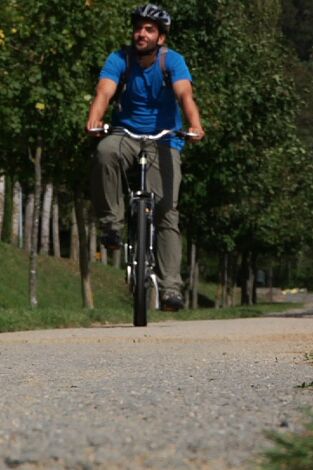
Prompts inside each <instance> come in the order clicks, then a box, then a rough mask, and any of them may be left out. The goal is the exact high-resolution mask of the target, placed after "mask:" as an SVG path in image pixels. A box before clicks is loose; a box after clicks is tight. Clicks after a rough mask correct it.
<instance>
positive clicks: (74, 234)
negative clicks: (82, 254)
mask: <svg viewBox="0 0 313 470" xmlns="http://www.w3.org/2000/svg"><path fill="white" fill-rule="evenodd" d="M70 257H71V259H72V260H73V261H78V259H79V240H78V227H77V218H76V212H75V208H73V210H72V226H71V253H70Z"/></svg>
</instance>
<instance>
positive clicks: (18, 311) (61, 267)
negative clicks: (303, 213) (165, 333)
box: [0, 242, 296, 332]
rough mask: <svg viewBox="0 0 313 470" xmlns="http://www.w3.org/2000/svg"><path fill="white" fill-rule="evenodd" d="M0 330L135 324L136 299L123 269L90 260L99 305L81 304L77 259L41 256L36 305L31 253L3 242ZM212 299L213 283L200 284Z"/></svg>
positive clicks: (226, 311) (234, 311) (245, 311)
mask: <svg viewBox="0 0 313 470" xmlns="http://www.w3.org/2000/svg"><path fill="white" fill-rule="evenodd" d="M0 262H1V270H0V332H4V331H18V330H29V329H43V328H65V327H80V326H84V327H88V326H91V325H92V324H95V323H99V324H107V323H109V324H111V323H132V299H131V296H130V294H129V292H128V289H127V286H126V284H125V282H124V272H123V271H121V270H118V269H116V268H114V267H112V266H103V265H102V264H100V263H95V264H93V265H92V287H93V292H94V301H95V307H96V308H95V309H93V310H88V309H84V308H82V300H81V284H80V275H79V270H78V266H77V263H74V262H73V261H71V260H68V259H56V258H54V257H49V256H39V257H38V308H36V309H31V308H30V307H29V303H28V255H27V254H26V253H25V252H24V251H23V250H20V249H18V248H15V247H13V246H11V245H8V244H5V243H1V242H0ZM201 289H202V290H201V292H204V294H202V295H205V296H206V298H207V299H209V298H211V301H209V302H208V303H209V304H212V303H213V300H212V299H214V292H215V286H214V285H202V286H201ZM295 307H296V305H295V304H268V305H266V304H261V305H256V306H253V307H234V308H223V309H213V308H201V309H197V310H184V311H182V312H178V313H173V314H169V313H168V312H166V313H164V312H159V311H152V312H150V315H149V321H162V320H167V319H173V320H204V319H227V318H246V317H257V316H262V315H263V314H265V313H268V312H274V311H275V312H277V311H285V310H287V309H288V308H295Z"/></svg>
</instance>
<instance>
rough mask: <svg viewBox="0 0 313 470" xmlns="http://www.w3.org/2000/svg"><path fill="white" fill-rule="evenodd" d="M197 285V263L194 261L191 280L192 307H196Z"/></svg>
mask: <svg viewBox="0 0 313 470" xmlns="http://www.w3.org/2000/svg"><path fill="white" fill-rule="evenodd" d="M198 287H199V263H198V261H197V260H196V261H195V267H194V272H193V282H192V297H191V299H192V301H191V307H192V308H193V309H196V308H198Z"/></svg>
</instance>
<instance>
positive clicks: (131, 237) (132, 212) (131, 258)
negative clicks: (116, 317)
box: [120, 140, 159, 309]
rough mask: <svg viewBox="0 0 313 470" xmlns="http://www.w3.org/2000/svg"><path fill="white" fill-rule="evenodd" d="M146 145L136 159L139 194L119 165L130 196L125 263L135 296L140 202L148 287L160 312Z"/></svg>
mask: <svg viewBox="0 0 313 470" xmlns="http://www.w3.org/2000/svg"><path fill="white" fill-rule="evenodd" d="M144 147H145V141H144V140H142V141H141V149H140V152H139V154H138V156H137V161H138V165H139V181H140V185H139V188H138V189H137V190H134V191H132V190H131V188H130V186H129V182H128V178H127V175H126V172H125V169H124V167H123V164H122V162H121V161H120V167H121V174H122V180H123V186H124V188H126V191H125V190H124V192H126V193H127V194H128V223H127V225H128V234H127V243H125V245H124V259H125V263H126V281H127V283H128V285H129V287H130V290H131V292H132V293H134V290H135V289H136V269H137V260H136V252H135V244H136V230H137V227H136V223H137V222H138V214H139V205H140V201H143V202H142V204H144V217H145V219H146V222H145V226H146V230H147V246H146V260H145V283H146V284H147V283H149V284H150V286H146V287H147V288H148V287H153V288H154V289H155V305H154V307H155V308H156V309H158V308H159V292H158V283H157V277H156V274H155V273H154V268H155V256H154V242H155V226H154V207H155V197H154V193H153V192H148V191H147V162H148V158H147V153H146V150H145V148H144Z"/></svg>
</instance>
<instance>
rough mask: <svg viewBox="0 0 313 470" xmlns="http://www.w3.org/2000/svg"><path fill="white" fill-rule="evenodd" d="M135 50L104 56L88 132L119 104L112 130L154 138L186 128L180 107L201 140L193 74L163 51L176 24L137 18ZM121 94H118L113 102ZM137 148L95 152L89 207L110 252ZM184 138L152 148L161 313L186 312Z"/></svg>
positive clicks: (157, 15) (146, 15)
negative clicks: (181, 206) (181, 199)
mask: <svg viewBox="0 0 313 470" xmlns="http://www.w3.org/2000/svg"><path fill="white" fill-rule="evenodd" d="M131 19H132V25H133V33H132V45H131V46H130V47H128V48H122V49H121V50H119V51H115V52H113V53H111V54H110V55H109V57H108V58H107V60H106V62H105V64H104V66H103V68H102V70H101V72H100V78H99V82H98V85H97V93H96V97H95V99H94V101H93V103H92V105H91V107H90V112H89V118H88V122H87V126H86V127H87V130H89V129H92V128H99V127H102V126H103V118H104V116H105V114H106V113H107V111H108V108H109V104H110V102H111V101H112V99H114V98H115V101H118V106H115V108H114V110H113V114H112V125H113V126H119V127H124V128H127V129H129V130H130V131H133V132H136V133H138V134H156V133H157V132H159V131H160V130H162V129H175V130H179V129H181V128H182V117H181V113H180V108H181V109H182V111H183V114H184V116H185V118H186V120H187V122H188V123H189V131H190V132H193V133H195V134H196V136H194V137H192V138H191V140H192V141H199V140H201V139H202V138H203V136H204V131H203V129H202V125H201V120H200V115H199V111H198V108H197V105H196V103H195V101H194V99H193V94H192V86H191V75H190V72H189V70H188V67H187V65H186V63H185V60H184V58H183V56H181V55H180V54H178V53H177V52H175V51H173V50H171V49H167V48H165V46H164V44H165V40H166V37H167V34H168V33H169V29H170V24H171V18H170V16H169V15H168V13H167V12H166V11H164V10H163V9H161V8H160V7H158V6H156V5H152V4H147V5H144V6H140V7H138V8H137V9H136V10H135V11H134V12H133V13H132V17H131ZM116 95H119V96H116ZM139 145H140V144H139V143H138V142H136V141H133V140H132V139H131V138H129V137H127V136H126V137H125V136H121V135H118V134H114V132H113V134H110V135H109V136H108V137H105V138H104V139H102V140H101V141H100V143H99V144H98V147H97V154H96V158H95V164H94V168H93V172H92V201H93V205H94V207H95V211H96V215H97V217H98V218H99V220H100V222H101V224H102V230H103V237H102V241H103V243H104V245H105V246H107V247H110V248H112V249H117V248H120V246H121V236H120V231H121V229H122V226H123V220H124V199H123V189H122V180H121V174H120V165H119V163H118V158H122V159H123V161H124V167H125V169H129V168H130V167H131V166H133V165H134V164H135V158H136V155H138V146H139ZM183 146H184V142H183V140H181V139H180V138H179V137H176V136H174V135H169V136H166V137H164V139H162V140H161V141H159V142H158V143H150V144H148V147H147V153H148V160H149V161H148V172H147V186H148V187H147V190H148V191H152V192H153V193H154V194H155V200H156V220H155V224H156V234H157V241H156V268H157V270H156V274H157V276H158V285H159V289H160V303H161V309H162V310H179V309H181V308H183V305H184V303H183V297H182V295H181V287H182V279H181V275H180V264H181V237H180V232H179V226H178V223H179V214H178V210H177V204H178V195H179V186H180V182H181V169H180V162H181V160H180V151H181V150H182V148H183Z"/></svg>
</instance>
